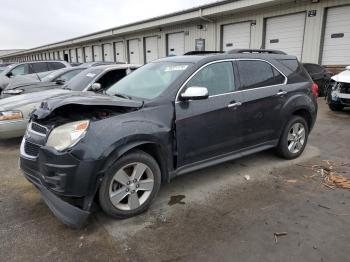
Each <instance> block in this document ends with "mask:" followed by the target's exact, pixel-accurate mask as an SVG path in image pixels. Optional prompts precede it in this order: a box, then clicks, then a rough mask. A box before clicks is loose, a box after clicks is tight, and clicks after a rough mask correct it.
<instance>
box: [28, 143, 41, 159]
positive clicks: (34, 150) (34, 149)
mask: <svg viewBox="0 0 350 262" xmlns="http://www.w3.org/2000/svg"><path fill="white" fill-rule="evenodd" d="M39 148H40V146H38V145H36V144H33V143H31V142H28V141H25V142H24V152H25V153H26V154H27V155H28V156H33V157H37V156H38V155H39Z"/></svg>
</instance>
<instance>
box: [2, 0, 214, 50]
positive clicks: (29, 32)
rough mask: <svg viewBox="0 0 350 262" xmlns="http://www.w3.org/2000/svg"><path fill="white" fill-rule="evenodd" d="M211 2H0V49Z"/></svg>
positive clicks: (40, 42)
mask: <svg viewBox="0 0 350 262" xmlns="http://www.w3.org/2000/svg"><path fill="white" fill-rule="evenodd" d="M214 1H215V0H172V1H169V0H143V1H142V0H0V6H1V9H0V10H1V12H0V13H1V15H0V50H1V49H17V48H32V47H37V46H41V45H45V44H50V43H54V42H58V41H62V40H66V39H69V38H72V37H77V36H80V35H84V34H89V33H93V32H96V31H99V30H104V29H107V28H111V27H116V26H120V25H123V24H127V23H131V22H137V21H140V20H143V19H147V18H151V17H154V16H159V15H164V14H168V13H172V12H175V11H180V10H183V9H187V8H191V7H194V6H198V5H202V4H207V3H211V2H214Z"/></svg>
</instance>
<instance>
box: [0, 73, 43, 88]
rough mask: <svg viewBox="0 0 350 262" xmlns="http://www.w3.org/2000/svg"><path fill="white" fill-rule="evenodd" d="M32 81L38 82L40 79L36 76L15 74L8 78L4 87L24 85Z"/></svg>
mask: <svg viewBox="0 0 350 262" xmlns="http://www.w3.org/2000/svg"><path fill="white" fill-rule="evenodd" d="M33 83H40V80H39V79H37V78H34V77H33V76H27V75H24V76H16V77H14V78H11V79H10V82H9V84H8V86H7V87H6V89H15V88H18V87H20V86H26V85H31V84H33Z"/></svg>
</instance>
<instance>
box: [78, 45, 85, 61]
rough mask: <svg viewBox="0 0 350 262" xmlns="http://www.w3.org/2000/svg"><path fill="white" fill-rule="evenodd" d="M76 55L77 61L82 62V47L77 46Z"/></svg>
mask: <svg viewBox="0 0 350 262" xmlns="http://www.w3.org/2000/svg"><path fill="white" fill-rule="evenodd" d="M77 55H78V59H77V60H78V62H79V63H83V62H84V52H83V48H78V49H77Z"/></svg>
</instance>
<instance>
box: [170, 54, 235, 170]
mask: <svg viewBox="0 0 350 262" xmlns="http://www.w3.org/2000/svg"><path fill="white" fill-rule="evenodd" d="M196 86H197V87H198V86H199V87H206V88H207V89H208V91H209V98H208V99H204V100H192V101H177V102H176V103H175V110H176V121H175V124H176V139H177V151H178V167H180V166H184V165H186V164H191V163H194V162H198V161H202V160H205V159H210V158H213V157H216V156H218V155H224V154H226V153H230V152H232V151H235V150H238V149H239V148H240V146H241V145H240V144H241V141H242V137H241V130H240V128H239V126H240V121H241V120H240V119H241V118H240V111H239V110H237V108H236V107H235V106H234V105H235V103H237V102H238V101H240V93H239V92H234V91H235V89H236V86H237V83H236V77H235V76H234V72H233V63H232V62H231V61H223V62H216V63H212V64H209V65H206V66H205V67H203V68H202V69H201V70H199V71H198V72H197V73H196V74H194V76H193V77H192V78H190V80H188V82H187V83H186V85H185V86H184V88H183V89H182V90H181V91H180V94H181V93H182V92H184V91H185V90H186V88H188V87H196Z"/></svg>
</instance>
